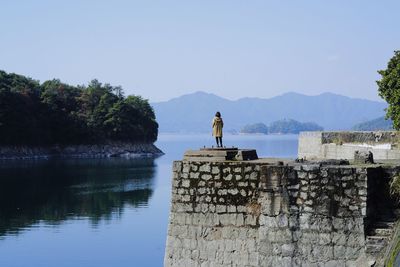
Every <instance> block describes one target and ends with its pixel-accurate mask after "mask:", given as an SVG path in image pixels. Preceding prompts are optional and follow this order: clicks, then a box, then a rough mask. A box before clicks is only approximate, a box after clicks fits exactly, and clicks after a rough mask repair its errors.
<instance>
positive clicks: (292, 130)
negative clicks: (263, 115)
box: [269, 119, 323, 134]
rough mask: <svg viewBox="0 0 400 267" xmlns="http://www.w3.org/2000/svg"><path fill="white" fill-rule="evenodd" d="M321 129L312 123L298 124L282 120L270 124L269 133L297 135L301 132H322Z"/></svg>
mask: <svg viewBox="0 0 400 267" xmlns="http://www.w3.org/2000/svg"><path fill="white" fill-rule="evenodd" d="M322 130H323V128H322V127H321V126H319V125H318V124H316V123H314V122H299V121H296V120H292V119H283V120H279V121H275V122H273V123H271V125H270V126H269V133H279V134H298V133H299V132H301V131H322Z"/></svg>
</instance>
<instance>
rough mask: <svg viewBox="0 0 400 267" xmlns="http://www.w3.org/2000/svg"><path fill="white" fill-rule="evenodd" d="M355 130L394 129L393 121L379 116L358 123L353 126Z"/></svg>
mask: <svg viewBox="0 0 400 267" xmlns="http://www.w3.org/2000/svg"><path fill="white" fill-rule="evenodd" d="M352 129H353V130H355V131H377V130H393V122H392V121H391V120H388V119H385V117H379V118H377V119H373V120H370V121H366V122H362V123H358V124H356V125H354V126H353V127H352Z"/></svg>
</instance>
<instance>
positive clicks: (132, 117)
mask: <svg viewBox="0 0 400 267" xmlns="http://www.w3.org/2000/svg"><path fill="white" fill-rule="evenodd" d="M157 134H158V124H157V122H156V120H155V114H154V111H153V108H152V107H151V106H150V104H149V103H148V101H147V100H145V99H143V98H141V97H140V96H128V97H124V94H123V90H122V88H121V87H119V86H117V87H114V86H111V85H109V84H102V83H100V82H98V81H97V80H93V81H91V82H90V83H89V84H88V85H87V86H71V85H68V84H65V83H62V82H61V81H60V80H57V79H54V80H50V81H46V82H44V83H42V84H41V83H39V82H38V81H35V80H32V79H30V78H27V77H25V76H22V75H17V74H11V73H10V74H8V73H6V72H4V71H0V145H50V144H61V145H67V144H98V143H107V142H110V141H123V142H154V141H156V139H157Z"/></svg>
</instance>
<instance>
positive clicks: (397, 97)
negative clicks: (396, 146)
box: [377, 51, 400, 130]
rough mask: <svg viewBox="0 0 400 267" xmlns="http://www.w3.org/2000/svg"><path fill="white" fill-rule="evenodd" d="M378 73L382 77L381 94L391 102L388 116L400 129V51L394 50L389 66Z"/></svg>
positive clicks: (394, 126) (379, 89)
mask: <svg viewBox="0 0 400 267" xmlns="http://www.w3.org/2000/svg"><path fill="white" fill-rule="evenodd" d="M378 73H379V74H380V75H381V76H382V78H381V79H380V80H379V81H377V84H378V87H379V88H378V91H379V95H380V96H381V97H382V98H383V99H384V100H385V101H386V102H387V103H388V104H389V107H388V108H387V109H386V118H388V119H391V120H392V121H393V128H394V129H396V130H400V51H394V56H393V57H392V58H391V59H390V60H389V63H388V65H387V68H386V69H385V70H380V71H378Z"/></svg>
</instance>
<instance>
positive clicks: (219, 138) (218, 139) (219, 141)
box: [215, 137, 222, 147]
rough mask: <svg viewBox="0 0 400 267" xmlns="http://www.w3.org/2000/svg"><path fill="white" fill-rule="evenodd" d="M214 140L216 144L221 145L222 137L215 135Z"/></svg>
mask: <svg viewBox="0 0 400 267" xmlns="http://www.w3.org/2000/svg"><path fill="white" fill-rule="evenodd" d="M215 140H216V141H217V146H218V147H219V146H220V147H222V137H215Z"/></svg>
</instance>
